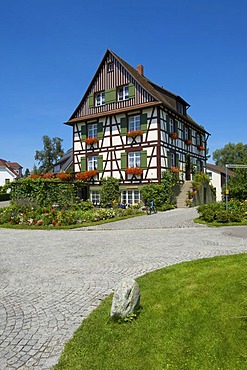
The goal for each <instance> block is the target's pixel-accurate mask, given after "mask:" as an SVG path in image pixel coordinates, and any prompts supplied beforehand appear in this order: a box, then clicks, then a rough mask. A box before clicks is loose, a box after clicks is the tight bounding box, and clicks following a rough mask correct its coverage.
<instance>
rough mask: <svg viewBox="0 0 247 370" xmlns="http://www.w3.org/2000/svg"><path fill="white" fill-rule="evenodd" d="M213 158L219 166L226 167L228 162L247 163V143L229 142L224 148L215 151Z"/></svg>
mask: <svg viewBox="0 0 247 370" xmlns="http://www.w3.org/2000/svg"><path fill="white" fill-rule="evenodd" d="M213 160H214V161H215V164H216V165H217V166H222V167H224V166H225V165H226V163H231V164H247V144H243V143H237V144H234V143H228V144H226V145H225V146H224V148H222V149H216V150H215V151H214V152H213Z"/></svg>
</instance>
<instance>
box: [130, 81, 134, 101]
mask: <svg viewBox="0 0 247 370" xmlns="http://www.w3.org/2000/svg"><path fill="white" fill-rule="evenodd" d="M134 97H135V85H134V84H129V98H130V99H131V98H134Z"/></svg>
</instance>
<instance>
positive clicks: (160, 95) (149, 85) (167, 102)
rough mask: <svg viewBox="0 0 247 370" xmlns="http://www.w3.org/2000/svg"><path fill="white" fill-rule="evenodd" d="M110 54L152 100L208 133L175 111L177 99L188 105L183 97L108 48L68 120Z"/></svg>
mask: <svg viewBox="0 0 247 370" xmlns="http://www.w3.org/2000/svg"><path fill="white" fill-rule="evenodd" d="M110 54H111V55H113V56H114V57H115V58H116V60H117V61H118V62H119V63H120V64H121V65H122V66H123V67H124V68H125V69H126V71H127V72H128V73H129V74H130V75H131V76H132V77H133V78H134V79H135V80H136V82H137V83H138V84H139V85H140V86H141V87H142V88H143V89H144V90H146V91H147V92H148V93H149V94H150V95H151V96H152V97H153V98H154V100H156V101H157V104H159V103H160V104H162V105H164V106H165V107H167V108H168V109H170V110H171V111H173V112H174V113H176V114H177V115H178V116H180V117H181V118H183V119H184V118H186V119H187V120H188V121H189V122H191V123H192V124H193V125H194V126H196V127H197V128H199V129H200V130H202V131H204V132H206V133H208V132H207V131H206V130H205V129H204V128H203V127H202V126H200V125H198V124H197V123H196V122H195V121H194V120H193V119H192V118H191V117H190V116H189V115H188V114H186V117H185V116H184V115H182V114H180V113H179V112H178V111H177V109H176V106H175V102H176V101H177V100H179V101H180V102H182V103H183V104H184V105H185V106H186V107H189V106H190V105H189V104H188V103H187V102H186V101H185V100H184V99H182V98H181V97H180V96H179V95H176V94H173V93H172V92H170V91H168V90H166V89H164V88H163V87H161V86H158V85H157V84H155V83H154V82H152V81H150V80H149V79H148V78H146V77H145V76H144V75H142V74H140V73H139V72H138V70H137V69H135V68H133V67H132V66H131V65H130V64H128V63H127V62H126V61H125V60H123V59H122V58H120V57H119V56H118V55H117V54H115V53H114V52H113V51H111V50H110V49H108V50H107V51H106V53H105V55H104V57H103V59H102V61H101V63H100V65H99V67H98V69H97V71H96V73H95V75H94V77H93V79H92V81H91V83H90V84H89V86H88V89H87V90H86V92H85V94H84V96H83V98H82V100H81V101H80V103H79V104H78V106H77V108H76V109H75V111H74V112H73V114H72V116H71V117H70V119H69V121H70V120H73V119H74V117H75V114H76V112H77V110H78V109H79V108H80V106H81V105H82V104H83V103H84V101H85V100H86V99H87V97H88V95H89V93H90V90H91V88H92V86H93V84H94V83H95V80H96V78H97V76H98V74H99V73H100V70H101V68H102V66H103V65H104V63H105V62H106V60H107V58H108V56H109V55H110ZM69 121H68V122H69Z"/></svg>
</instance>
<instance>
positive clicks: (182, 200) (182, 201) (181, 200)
mask: <svg viewBox="0 0 247 370" xmlns="http://www.w3.org/2000/svg"><path fill="white" fill-rule="evenodd" d="M190 187H191V181H185V182H184V184H183V185H182V187H181V191H180V193H179V194H178V196H177V208H187V206H186V199H188V195H187V193H188V191H189V190H190Z"/></svg>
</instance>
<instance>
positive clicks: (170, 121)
mask: <svg viewBox="0 0 247 370" xmlns="http://www.w3.org/2000/svg"><path fill="white" fill-rule="evenodd" d="M169 132H170V133H171V134H172V133H173V132H175V123H174V119H173V118H169Z"/></svg>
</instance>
